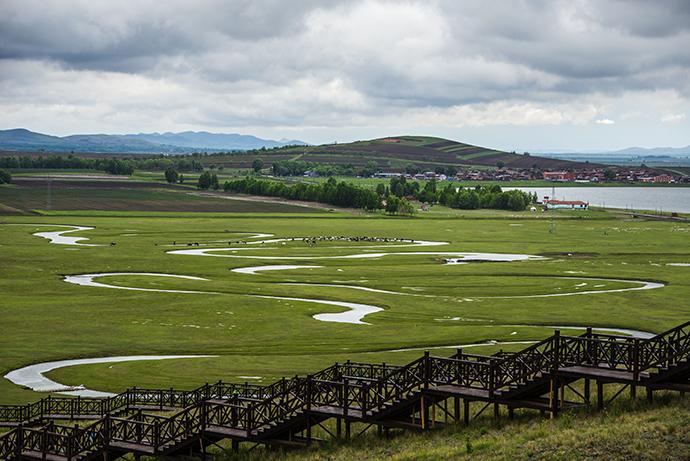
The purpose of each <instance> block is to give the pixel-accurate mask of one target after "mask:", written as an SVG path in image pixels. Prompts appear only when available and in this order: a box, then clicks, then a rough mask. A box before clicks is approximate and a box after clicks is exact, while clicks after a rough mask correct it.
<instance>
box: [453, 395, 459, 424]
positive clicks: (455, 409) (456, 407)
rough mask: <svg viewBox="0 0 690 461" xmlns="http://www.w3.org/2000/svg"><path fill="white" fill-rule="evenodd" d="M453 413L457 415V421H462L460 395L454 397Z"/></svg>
mask: <svg viewBox="0 0 690 461" xmlns="http://www.w3.org/2000/svg"><path fill="white" fill-rule="evenodd" d="M453 414H454V415H455V422H456V423H459V422H460V397H453Z"/></svg>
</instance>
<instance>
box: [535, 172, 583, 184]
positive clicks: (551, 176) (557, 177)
mask: <svg viewBox="0 0 690 461" xmlns="http://www.w3.org/2000/svg"><path fill="white" fill-rule="evenodd" d="M542 174H543V175H544V179H545V180H546V181H558V182H566V181H575V173H571V172H570V171H545V172H544V173H542Z"/></svg>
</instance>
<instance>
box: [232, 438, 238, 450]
mask: <svg viewBox="0 0 690 461" xmlns="http://www.w3.org/2000/svg"><path fill="white" fill-rule="evenodd" d="M232 452H233V453H239V452H240V442H239V441H237V440H235V439H233V440H232Z"/></svg>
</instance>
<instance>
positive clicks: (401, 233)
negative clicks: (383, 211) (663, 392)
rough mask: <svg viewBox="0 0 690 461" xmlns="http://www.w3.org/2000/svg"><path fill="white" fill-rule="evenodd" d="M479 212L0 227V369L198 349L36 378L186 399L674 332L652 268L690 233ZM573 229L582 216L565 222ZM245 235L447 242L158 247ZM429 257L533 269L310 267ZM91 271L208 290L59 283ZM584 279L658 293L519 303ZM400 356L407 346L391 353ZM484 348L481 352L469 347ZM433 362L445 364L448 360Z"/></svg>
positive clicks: (146, 215) (668, 301)
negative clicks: (422, 362) (462, 350)
mask: <svg viewBox="0 0 690 461" xmlns="http://www.w3.org/2000/svg"><path fill="white" fill-rule="evenodd" d="M478 211H479V212H478V213H476V214H474V213H472V212H465V213H463V214H462V215H460V214H455V215H454V214H452V213H450V212H449V213H448V214H447V215H444V214H442V215H440V216H436V217H433V218H432V217H430V216H425V217H423V218H409V219H403V218H391V217H385V216H382V215H359V216H354V215H352V216H351V215H346V214H342V213H338V214H329V213H317V214H313V213H302V214H297V213H292V214H280V215H278V214H272V213H244V214H223V213H215V214H209V213H184V214H175V213H157V212H151V211H149V212H141V213H136V212H123V211H121V212H110V213H103V212H98V211H93V210H92V211H90V212H78V211H63V212H53V213H54V214H55V215H54V216H6V217H3V218H2V224H0V261H2V263H1V264H0V293H2V303H0V324H1V325H2V334H1V335H0V351H2V352H1V353H0V374H3V375H4V374H5V373H6V372H8V371H10V370H12V369H15V368H17V367H20V366H24V365H28V364H31V363H37V362H43V361H49V360H58V359H68V358H80V357H106V356H116V355H149V354H209V355H215V356H217V357H210V358H203V359H201V358H200V359H188V360H165V361H158V362H126V363H118V364H102V365H89V366H75V367H68V368H62V369H58V370H55V371H53V372H51V373H49V375H48V376H49V377H51V378H53V379H55V380H57V381H59V382H61V383H65V384H70V385H78V384H84V385H86V386H87V387H89V388H93V389H98V390H104V391H112V392H117V391H120V390H122V389H123V388H125V387H128V386H132V385H137V386H148V387H178V388H192V387H194V386H197V385H200V384H203V383H204V382H206V381H215V380H218V379H223V380H226V381H244V380H246V379H249V378H246V377H247V376H249V377H252V378H251V379H252V382H257V383H268V382H271V381H272V380H274V379H276V378H279V377H281V376H285V375H293V374H296V373H306V372H309V371H313V370H316V369H319V368H321V367H324V366H326V365H329V364H331V363H332V362H334V361H342V360H346V359H352V360H360V361H385V362H387V363H405V362H406V361H408V360H411V359H413V358H416V357H417V356H419V355H420V354H421V353H422V350H423V349H424V348H427V347H434V346H437V347H438V346H454V345H459V344H469V343H481V342H485V341H491V340H496V341H523V340H525V341H526V340H535V339H541V338H543V337H546V336H548V335H549V334H550V333H551V332H552V328H550V327H547V326H549V325H573V326H586V325H592V326H598V327H619V328H634V329H639V330H646V331H653V332H658V331H662V330H664V329H666V328H668V327H671V326H674V325H675V324H677V323H681V322H684V321H687V320H688V317H689V314H690V305H688V301H687V300H688V297H689V295H690V268H688V267H678V266H669V265H667V264H669V263H689V262H690V246H689V245H688V242H689V241H690V225H688V224H686V223H678V222H646V221H639V220H629V219H621V218H620V217H619V216H617V215H615V214H613V213H607V212H599V211H593V212H588V213H584V214H582V215H578V214H576V213H573V212H570V213H561V214H557V215H556V216H559V217H561V218H562V219H558V220H551V219H544V217H542V216H541V215H539V216H535V215H534V214H531V213H529V212H525V213H508V212H505V213H503V212H501V213H495V214H493V215H492V214H491V213H489V212H488V211H487V210H478ZM576 216H578V217H579V218H578V219H573V217H576ZM554 223H555V224H554ZM50 224H53V225H56V224H63V225H81V226H92V227H94V228H95V229H93V230H90V231H81V232H78V233H73V234H69V235H71V236H81V237H88V238H89V239H90V240H89V241H88V242H85V243H93V244H101V245H103V246H94V247H78V246H77V247H73V246H66V245H55V244H51V243H49V242H48V240H46V239H43V238H40V237H36V236H33V235H32V233H35V232H37V231H47V230H60V229H59V228H51V227H45V226H46V225H50ZM39 225H40V226H39ZM260 232H264V233H271V234H274V235H275V236H276V237H305V236H374V237H389V238H407V239H415V240H434V241H444V242H449V244H448V245H445V246H442V247H428V248H402V249H401V248H395V249H393V248H388V249H386V248H383V249H375V250H374V249H370V250H367V249H364V248H359V247H360V245H361V244H355V243H343V242H338V243H319V244H317V245H316V246H314V247H307V246H305V245H304V243H303V242H290V243H288V244H286V245H281V244H266V245H265V246H261V247H258V246H257V248H256V250H252V251H249V252H245V253H243V254H253V255H256V256H259V255H263V256H267V255H268V256H275V257H276V259H262V260H257V259H239V258H216V257H198V256H185V255H171V254H166V251H168V250H171V249H173V248H172V247H170V246H167V245H170V244H171V243H172V242H173V241H175V242H176V243H178V244H180V243H182V244H185V243H187V242H198V243H200V244H201V245H212V246H213V247H216V246H217V247H224V246H227V245H228V244H229V242H232V241H235V240H237V239H241V238H244V237H246V235H247V233H260ZM111 243H115V245H110V244H111ZM182 248H186V247H182ZM427 250H428V251H463V252H498V253H524V254H532V255H543V256H545V257H546V258H547V259H544V260H540V261H525V262H509V263H499V262H495V263H474V264H465V265H445V264H443V263H442V257H441V256H438V255H407V256H404V255H390V256H385V257H382V258H372V259H317V258H316V257H318V256H337V255H344V254H350V253H352V252H355V251H359V252H361V251H427ZM300 255H311V256H313V257H315V259H304V260H299V261H297V262H295V261H292V260H280V257H281V256H283V257H294V256H300ZM264 264H304V265H318V266H323V267H321V268H312V269H296V270H290V271H277V272H264V273H259V274H256V275H248V274H238V273H235V272H232V271H231V270H230V269H232V268H236V267H241V266H256V265H264ZM99 272H153V273H171V274H179V275H190V276H198V277H203V278H205V279H207V280H206V281H193V280H179V279H164V278H159V277H143V276H117V277H109V278H108V279H107V282H108V283H110V284H113V285H123V286H134V287H143V288H155V289H178V290H179V289H182V290H201V291H213V292H217V293H219V294H183V293H160V292H142V291H124V290H115V289H109V288H97V287H84V286H77V285H72V284H68V283H65V282H64V281H63V277H64V276H65V275H71V274H83V273H99ZM582 277H592V278H608V279H633V280H646V281H657V282H663V283H665V284H666V286H665V287H663V288H659V289H654V290H646V291H626V292H615V293H599V294H591V295H588V294H580V295H572V296H556V297H540V298H520V297H519V296H528V295H536V294H557V293H565V292H576V291H578V290H584V289H586V288H587V289H592V285H593V284H594V283H593V282H591V281H590V282H589V284H588V285H587V286H586V287H583V286H580V285H581V283H583V280H582V279H581V278H582ZM104 280H105V279H104ZM285 282H301V283H305V284H307V285H299V286H297V285H284V284H283V283H285ZM584 282H587V281H586V280H585V281H584ZM315 283H324V284H338V283H348V284H351V285H359V286H365V287H369V288H378V289H382V290H390V291H397V292H402V293H406V294H404V295H400V294H389V293H378V292H366V291H360V290H353V289H348V288H337V287H316V286H313V284H315ZM596 283H600V282H596ZM308 284H312V286H309V285H308ZM603 285H605V289H616V288H625V287H630V286H631V285H630V284H627V283H624V282H617V281H614V280H609V281H605V282H603ZM602 289H604V288H602ZM248 295H273V296H289V297H302V298H319V299H326V300H337V301H350V302H360V303H366V304H371V305H376V306H379V307H381V308H383V311H381V312H377V313H374V314H370V315H368V316H367V317H366V318H365V321H367V322H369V325H354V324H342V323H331V322H321V321H317V320H315V319H313V318H312V315H314V314H317V313H326V312H333V313H335V312H341V311H344V310H345V309H344V308H340V307H335V306H325V305H321V304H314V303H306V302H299V301H285V300H282V301H281V300H275V299H265V298H257V297H252V296H248ZM415 295H431V296H432V297H427V296H415ZM485 296H493V297H496V296H503V297H504V298H493V299H491V298H484V297H485ZM563 330H564V332H565V333H572V334H575V333H579V332H578V331H576V330H567V329H563ZM501 347H502V348H504V349H508V348H511V347H513V348H515V347H523V346H509V345H506V346H501ZM404 348H412V349H414V350H410V351H403V352H394V351H392V350H395V349H404ZM498 348H499V346H497V345H493V346H492V345H488V344H487V346H484V347H480V348H477V349H475V351H477V352H491V351H492V350H496V349H498ZM434 352H435V353H438V354H439V355H448V354H450V353H451V352H452V349H439V350H435V351H434ZM40 396H41V394H37V393H34V392H31V391H28V390H24V389H21V388H19V387H18V386H16V385H14V384H12V383H10V382H9V381H7V380H4V379H3V380H0V403H19V402H26V401H30V400H35V399H37V398H40Z"/></svg>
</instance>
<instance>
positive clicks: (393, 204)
mask: <svg viewBox="0 0 690 461" xmlns="http://www.w3.org/2000/svg"><path fill="white" fill-rule="evenodd" d="M386 213H389V214H397V215H406V216H410V215H413V214H414V213H415V209H414V206H412V204H411V203H410V202H409V201H408V200H407V199H406V198H400V197H396V196H395V195H389V196H388V197H387V198H386Z"/></svg>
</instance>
